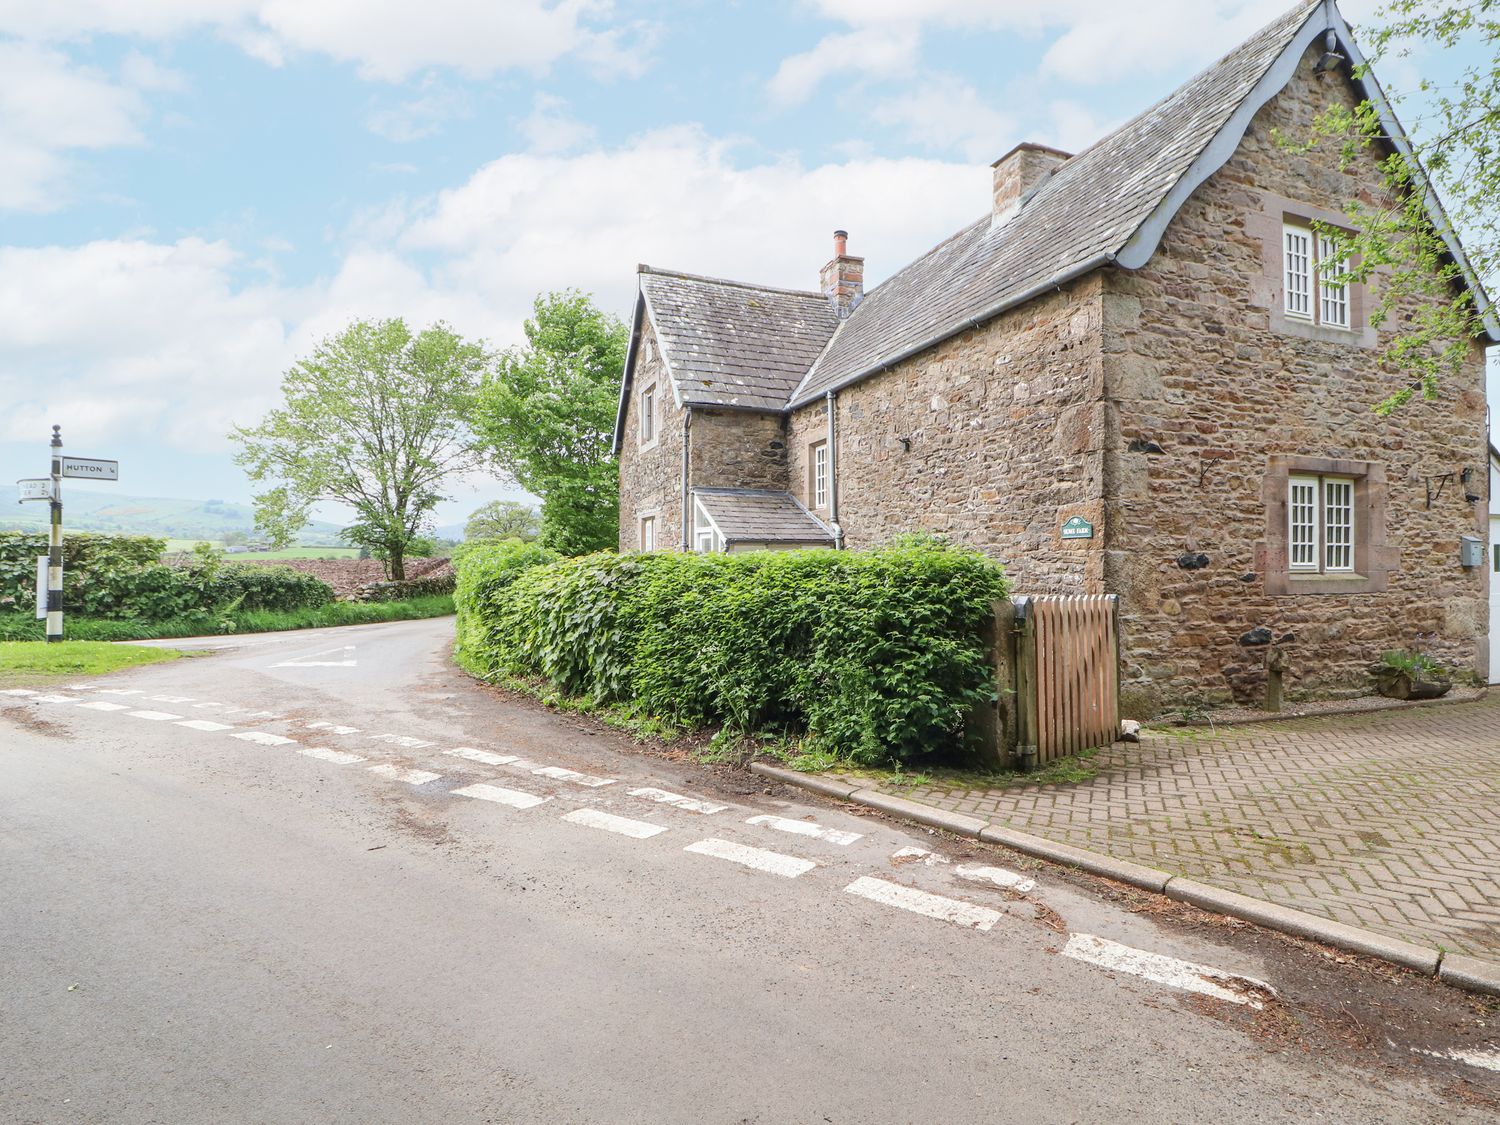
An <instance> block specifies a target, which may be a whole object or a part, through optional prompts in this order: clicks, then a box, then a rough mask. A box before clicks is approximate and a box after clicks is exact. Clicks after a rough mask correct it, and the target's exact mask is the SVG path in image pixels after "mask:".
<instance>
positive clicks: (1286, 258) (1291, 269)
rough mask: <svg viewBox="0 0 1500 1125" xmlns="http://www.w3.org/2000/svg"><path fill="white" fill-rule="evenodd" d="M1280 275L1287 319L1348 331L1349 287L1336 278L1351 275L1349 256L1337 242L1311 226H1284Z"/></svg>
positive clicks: (1287, 224) (1293, 224)
mask: <svg viewBox="0 0 1500 1125" xmlns="http://www.w3.org/2000/svg"><path fill="white" fill-rule="evenodd" d="M1281 246H1282V254H1281V274H1282V290H1283V293H1284V295H1285V300H1284V305H1285V308H1286V315H1287V316H1289V317H1294V318H1296V319H1297V320H1306V321H1311V322H1313V323H1315V324H1321V325H1324V326H1326V327H1328V328H1348V327H1349V286H1348V285H1344V284H1339V283H1338V282H1336V281H1334V280H1333V279H1334V278H1337V277H1339V276H1340V275H1342V274H1345V273H1348V272H1349V257H1348V255H1340V254H1339V249H1338V246H1337V244H1336V242H1335V240H1334V239H1332V238H1330V237H1329V236H1328V235H1326V234H1318V235H1316V236H1314V234H1313V230H1312V228H1311V227H1310V226H1299V225H1298V224H1296V223H1285V224H1283V225H1282V242H1281Z"/></svg>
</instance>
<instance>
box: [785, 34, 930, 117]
mask: <svg viewBox="0 0 1500 1125" xmlns="http://www.w3.org/2000/svg"><path fill="white" fill-rule="evenodd" d="M919 46H920V39H919V36H918V33H917V31H916V30H915V28H914V27H911V26H907V25H900V26H895V27H886V26H880V27H867V28H860V29H859V30H856V31H851V32H848V33H847V34H841V35H829V36H827V37H825V38H824V39H822V40H821V41H820V42H819V43H818V45H817V46H816V47H814V48H813V49H812V50H811V51H807V52H805V53H803V54H800V55H791V56H789V57H788V58H785V59H783V60H782V61H781V65H780V66H779V67H778V68H777V70H776V73H775V74H774V75H773V76H772V78H771V81H770V83H769V85H768V87H767V89H768V91H769V92H770V95H771V98H772V100H773V101H775V102H776V103H778V104H779V105H783V106H792V105H800V104H802V103H803V102H805V101H807V100H808V99H809V98H810V97H812V96H813V94H814V93H816V92H817V89H818V87H819V86H820V85H822V84H823V82H824V81H826V80H827V79H829V78H831V77H833V76H834V75H840V74H854V75H859V76H862V77H873V78H891V77H895V76H898V75H901V74H903V73H907V72H909V71H910V70H911V69H912V67H913V66H914V65H915V64H916V59H917V49H918V47H919Z"/></svg>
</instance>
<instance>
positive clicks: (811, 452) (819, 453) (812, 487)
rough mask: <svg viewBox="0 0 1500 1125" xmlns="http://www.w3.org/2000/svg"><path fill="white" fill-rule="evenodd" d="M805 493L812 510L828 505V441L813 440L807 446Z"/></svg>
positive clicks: (819, 509)
mask: <svg viewBox="0 0 1500 1125" xmlns="http://www.w3.org/2000/svg"><path fill="white" fill-rule="evenodd" d="M807 473H808V481H807V495H808V499H809V500H810V501H811V507H812V508H813V510H814V511H823V510H824V509H826V508H827V507H828V442H827V440H826V439H825V440H823V441H815V442H813V443H812V445H811V446H809V447H808V456H807Z"/></svg>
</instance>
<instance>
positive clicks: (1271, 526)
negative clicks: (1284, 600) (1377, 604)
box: [1256, 455, 1396, 595]
mask: <svg viewBox="0 0 1500 1125" xmlns="http://www.w3.org/2000/svg"><path fill="white" fill-rule="evenodd" d="M1388 497H1389V489H1388V486H1387V484H1386V476H1385V466H1383V465H1379V464H1377V463H1375V462H1373V461H1350V460H1344V459H1340V458H1332V457H1300V456H1285V455H1274V456H1272V457H1271V458H1270V460H1269V462H1268V464H1267V467H1266V476H1265V482H1264V485H1263V490H1262V499H1263V500H1264V502H1265V508H1266V537H1265V540H1264V541H1263V542H1262V543H1261V544H1260V545H1259V549H1258V550H1257V552H1256V553H1257V556H1258V562H1259V565H1260V569H1261V572H1262V574H1263V575H1264V579H1265V586H1266V593H1267V594H1273V595H1283V594H1292V595H1296V594H1367V593H1379V592H1380V591H1382V590H1384V589H1386V586H1387V582H1388V577H1389V574H1390V572H1391V571H1392V570H1393V569H1395V564H1396V558H1395V550H1394V549H1393V548H1391V547H1389V546H1388V545H1387V544H1386V535H1385V523H1386V505H1387V501H1388Z"/></svg>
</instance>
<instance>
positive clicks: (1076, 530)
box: [1062, 516, 1094, 539]
mask: <svg viewBox="0 0 1500 1125" xmlns="http://www.w3.org/2000/svg"><path fill="white" fill-rule="evenodd" d="M1062 537H1063V538H1064V539H1092V538H1093V537H1094V525H1093V524H1091V523H1089V521H1088V520H1086V519H1084V518H1083V517H1082V516H1073V517H1072V518H1071V519H1069V520H1068V521H1067V522H1066V523H1064V524H1063V525H1062Z"/></svg>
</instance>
